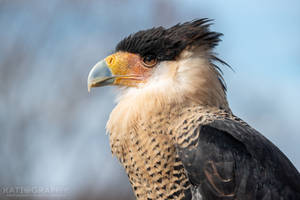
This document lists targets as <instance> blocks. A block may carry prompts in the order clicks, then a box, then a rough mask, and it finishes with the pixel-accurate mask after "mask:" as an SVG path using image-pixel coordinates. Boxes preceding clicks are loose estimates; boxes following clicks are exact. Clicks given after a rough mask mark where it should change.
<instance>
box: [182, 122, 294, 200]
mask: <svg viewBox="0 0 300 200" xmlns="http://www.w3.org/2000/svg"><path fill="white" fill-rule="evenodd" d="M187 135H190V137H189V138H186V139H185V142H186V141H188V145H185V146H184V147H183V145H182V144H177V152H178V155H179V157H180V159H181V161H182V163H183V165H184V167H185V170H186V173H187V175H188V177H189V180H190V182H191V184H192V193H193V196H194V197H193V199H198V198H199V199H201V198H200V197H198V198H197V197H196V196H200V195H199V193H200V194H201V196H202V199H203V200H210V199H214V200H216V199H226V200H227V199H243V200H247V199H249V200H250V199H251V200H253V199H264V200H268V199H270V200H271V199H272V200H274V199H290V200H292V199H295V200H296V199H300V175H299V172H298V171H297V170H296V168H295V167H294V166H293V164H292V163H291V162H290V161H289V160H288V158H287V157H286V156H285V155H284V154H283V153H282V152H281V151H280V150H279V149H278V148H277V147H276V146H275V145H273V144H272V143H271V142H270V141H269V140H267V139H266V138H265V137H263V136H262V135H261V134H260V133H258V132H257V131H255V130H254V129H252V128H251V127H249V126H246V125H241V124H240V123H238V122H235V121H232V120H216V121H214V122H212V123H210V124H207V125H201V126H198V127H196V128H195V129H194V130H193V134H187Z"/></svg>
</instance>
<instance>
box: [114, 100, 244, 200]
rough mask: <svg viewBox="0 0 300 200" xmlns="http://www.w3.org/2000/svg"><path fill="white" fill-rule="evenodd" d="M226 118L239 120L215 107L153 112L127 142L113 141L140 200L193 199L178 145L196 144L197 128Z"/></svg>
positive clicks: (128, 135) (130, 132) (115, 150)
mask: <svg viewBox="0 0 300 200" xmlns="http://www.w3.org/2000/svg"><path fill="white" fill-rule="evenodd" d="M166 110H167V109H166ZM226 117H227V118H230V119H233V120H236V121H240V120H239V119H238V118H236V117H234V116H233V115H231V114H230V113H229V112H226V111H224V110H219V109H214V108H205V107H201V106H195V105H194V106H191V107H187V108H183V109H182V108H181V107H180V109H176V108H171V109H170V110H167V112H163V111H160V112H158V113H153V114H152V117H150V118H149V119H147V121H143V119H140V121H138V122H137V123H139V126H138V128H137V129H132V130H130V131H129V132H128V134H127V135H126V136H125V137H123V138H125V140H124V139H122V141H120V140H121V139H119V140H118V139H114V140H113V141H111V148H112V152H113V154H115V155H116V156H117V157H118V158H119V160H120V161H121V163H122V164H123V166H124V167H125V169H126V172H127V174H128V177H129V180H130V183H131V184H132V188H133V190H134V192H135V194H136V196H137V199H191V188H190V187H191V184H190V182H189V180H188V178H187V175H186V173H185V170H184V167H183V165H182V162H181V160H180V158H178V154H177V152H176V145H179V146H180V147H182V148H184V147H187V146H189V145H196V143H195V142H194V141H195V140H196V139H197V137H198V135H197V134H196V135H193V130H194V128H195V127H197V126H199V125H202V124H207V123H209V122H211V121H213V120H214V119H224V118H226ZM241 123H243V122H241ZM166 127H167V129H166ZM111 134H117V133H111ZM114 136H115V135H113V136H112V137H111V138H115V137H114Z"/></svg>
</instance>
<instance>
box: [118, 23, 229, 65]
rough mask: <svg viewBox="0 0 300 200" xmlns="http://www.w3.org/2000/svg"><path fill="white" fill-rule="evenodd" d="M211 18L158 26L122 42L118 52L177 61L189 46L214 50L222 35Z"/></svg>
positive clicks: (132, 35)
mask: <svg viewBox="0 0 300 200" xmlns="http://www.w3.org/2000/svg"><path fill="white" fill-rule="evenodd" d="M211 21H212V20H209V19H206V18H204V19H199V20H194V21H191V22H185V23H183V24H177V25H175V26H173V27H170V28H168V29H165V28H163V27H157V28H151V29H148V30H143V31H139V32H137V33H135V34H131V35H129V36H128V37H126V38H125V39H123V40H122V41H121V42H119V44H118V45H117V47H116V51H126V52H131V53H136V54H139V55H141V56H142V57H144V56H146V55H154V56H156V58H157V59H158V60H159V61H163V60H175V59H176V57H177V56H178V55H179V54H180V53H181V52H182V50H184V49H185V48H186V47H189V46H196V47H200V46H201V47H205V48H207V49H212V48H214V47H215V46H216V45H217V44H218V42H219V41H220V36H221V35H222V34H221V33H217V32H212V31H210V30H209V26H210V25H211V23H209V22H211ZM212 59H215V57H212ZM216 60H217V61H220V60H219V59H216ZM221 63H223V64H225V63H224V62H221Z"/></svg>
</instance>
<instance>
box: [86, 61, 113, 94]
mask: <svg viewBox="0 0 300 200" xmlns="http://www.w3.org/2000/svg"><path fill="white" fill-rule="evenodd" d="M115 78H116V77H115V76H113V74H112V72H111V70H110V69H109V67H108V66H107V63H106V60H105V59H104V60H101V61H99V62H98V63H97V64H96V65H95V66H94V67H93V68H92V69H91V71H90V73H89V76H88V81H87V85H88V91H89V92H90V90H91V88H92V87H101V86H106V85H111V84H113V83H114V81H115Z"/></svg>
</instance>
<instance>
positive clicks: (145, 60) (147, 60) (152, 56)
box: [144, 55, 155, 62]
mask: <svg viewBox="0 0 300 200" xmlns="http://www.w3.org/2000/svg"><path fill="white" fill-rule="evenodd" d="M154 59H155V56H154V55H148V56H145V58H144V62H150V61H152V60H154Z"/></svg>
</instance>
